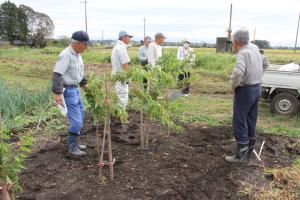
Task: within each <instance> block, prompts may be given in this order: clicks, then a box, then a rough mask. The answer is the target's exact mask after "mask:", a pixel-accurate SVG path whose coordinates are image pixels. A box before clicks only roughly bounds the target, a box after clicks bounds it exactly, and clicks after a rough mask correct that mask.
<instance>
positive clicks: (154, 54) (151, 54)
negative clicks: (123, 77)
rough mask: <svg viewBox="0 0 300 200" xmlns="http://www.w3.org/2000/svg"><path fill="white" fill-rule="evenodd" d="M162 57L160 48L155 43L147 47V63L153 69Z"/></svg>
mask: <svg viewBox="0 0 300 200" xmlns="http://www.w3.org/2000/svg"><path fill="white" fill-rule="evenodd" d="M160 57H162V49H161V46H160V45H158V44H157V43H156V42H151V43H150V44H149V47H148V63H149V64H150V65H152V66H153V67H155V65H156V62H157V61H158V59H159V58H160Z"/></svg>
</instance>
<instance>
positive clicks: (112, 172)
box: [105, 63, 114, 180]
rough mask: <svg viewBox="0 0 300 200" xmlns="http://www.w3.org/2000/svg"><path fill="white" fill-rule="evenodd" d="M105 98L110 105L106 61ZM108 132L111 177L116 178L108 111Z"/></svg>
mask: <svg viewBox="0 0 300 200" xmlns="http://www.w3.org/2000/svg"><path fill="white" fill-rule="evenodd" d="M105 73H106V76H105V100H106V103H107V104H108V105H109V94H108V88H109V83H108V64H107V63H105ZM105 124H106V132H107V140H108V159H109V169H110V179H111V180H113V179H114V168H113V167H114V166H113V158H112V145H111V130H110V114H109V113H107V116H106V120H105Z"/></svg>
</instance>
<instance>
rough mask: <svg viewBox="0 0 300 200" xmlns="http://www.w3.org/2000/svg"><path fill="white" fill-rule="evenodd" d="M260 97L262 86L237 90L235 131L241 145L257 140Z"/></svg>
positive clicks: (234, 108)
mask: <svg viewBox="0 0 300 200" xmlns="http://www.w3.org/2000/svg"><path fill="white" fill-rule="evenodd" d="M260 95H261V89H260V84H256V85H247V86H239V87H238V88H236V89H235V95H234V105H233V129H234V136H235V139H236V141H237V142H238V143H240V144H248V143H249V139H256V122H257V115H258V102H259V99H260Z"/></svg>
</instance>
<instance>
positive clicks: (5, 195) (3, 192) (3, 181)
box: [2, 180, 11, 200]
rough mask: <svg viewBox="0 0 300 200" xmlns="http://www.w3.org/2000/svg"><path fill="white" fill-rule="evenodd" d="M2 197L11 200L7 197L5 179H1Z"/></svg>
mask: <svg viewBox="0 0 300 200" xmlns="http://www.w3.org/2000/svg"><path fill="white" fill-rule="evenodd" d="M2 197H3V200H11V199H10V197H9V193H8V190H7V185H6V181H5V180H2Z"/></svg>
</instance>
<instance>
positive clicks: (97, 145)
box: [96, 124, 103, 180]
mask: <svg viewBox="0 0 300 200" xmlns="http://www.w3.org/2000/svg"><path fill="white" fill-rule="evenodd" d="M96 148H97V154H98V158H99V161H100V162H101V161H102V159H101V153H100V134H99V125H98V124H97V126H96ZM102 157H103V156H102ZM99 179H100V180H102V171H101V167H100V168H99Z"/></svg>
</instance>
